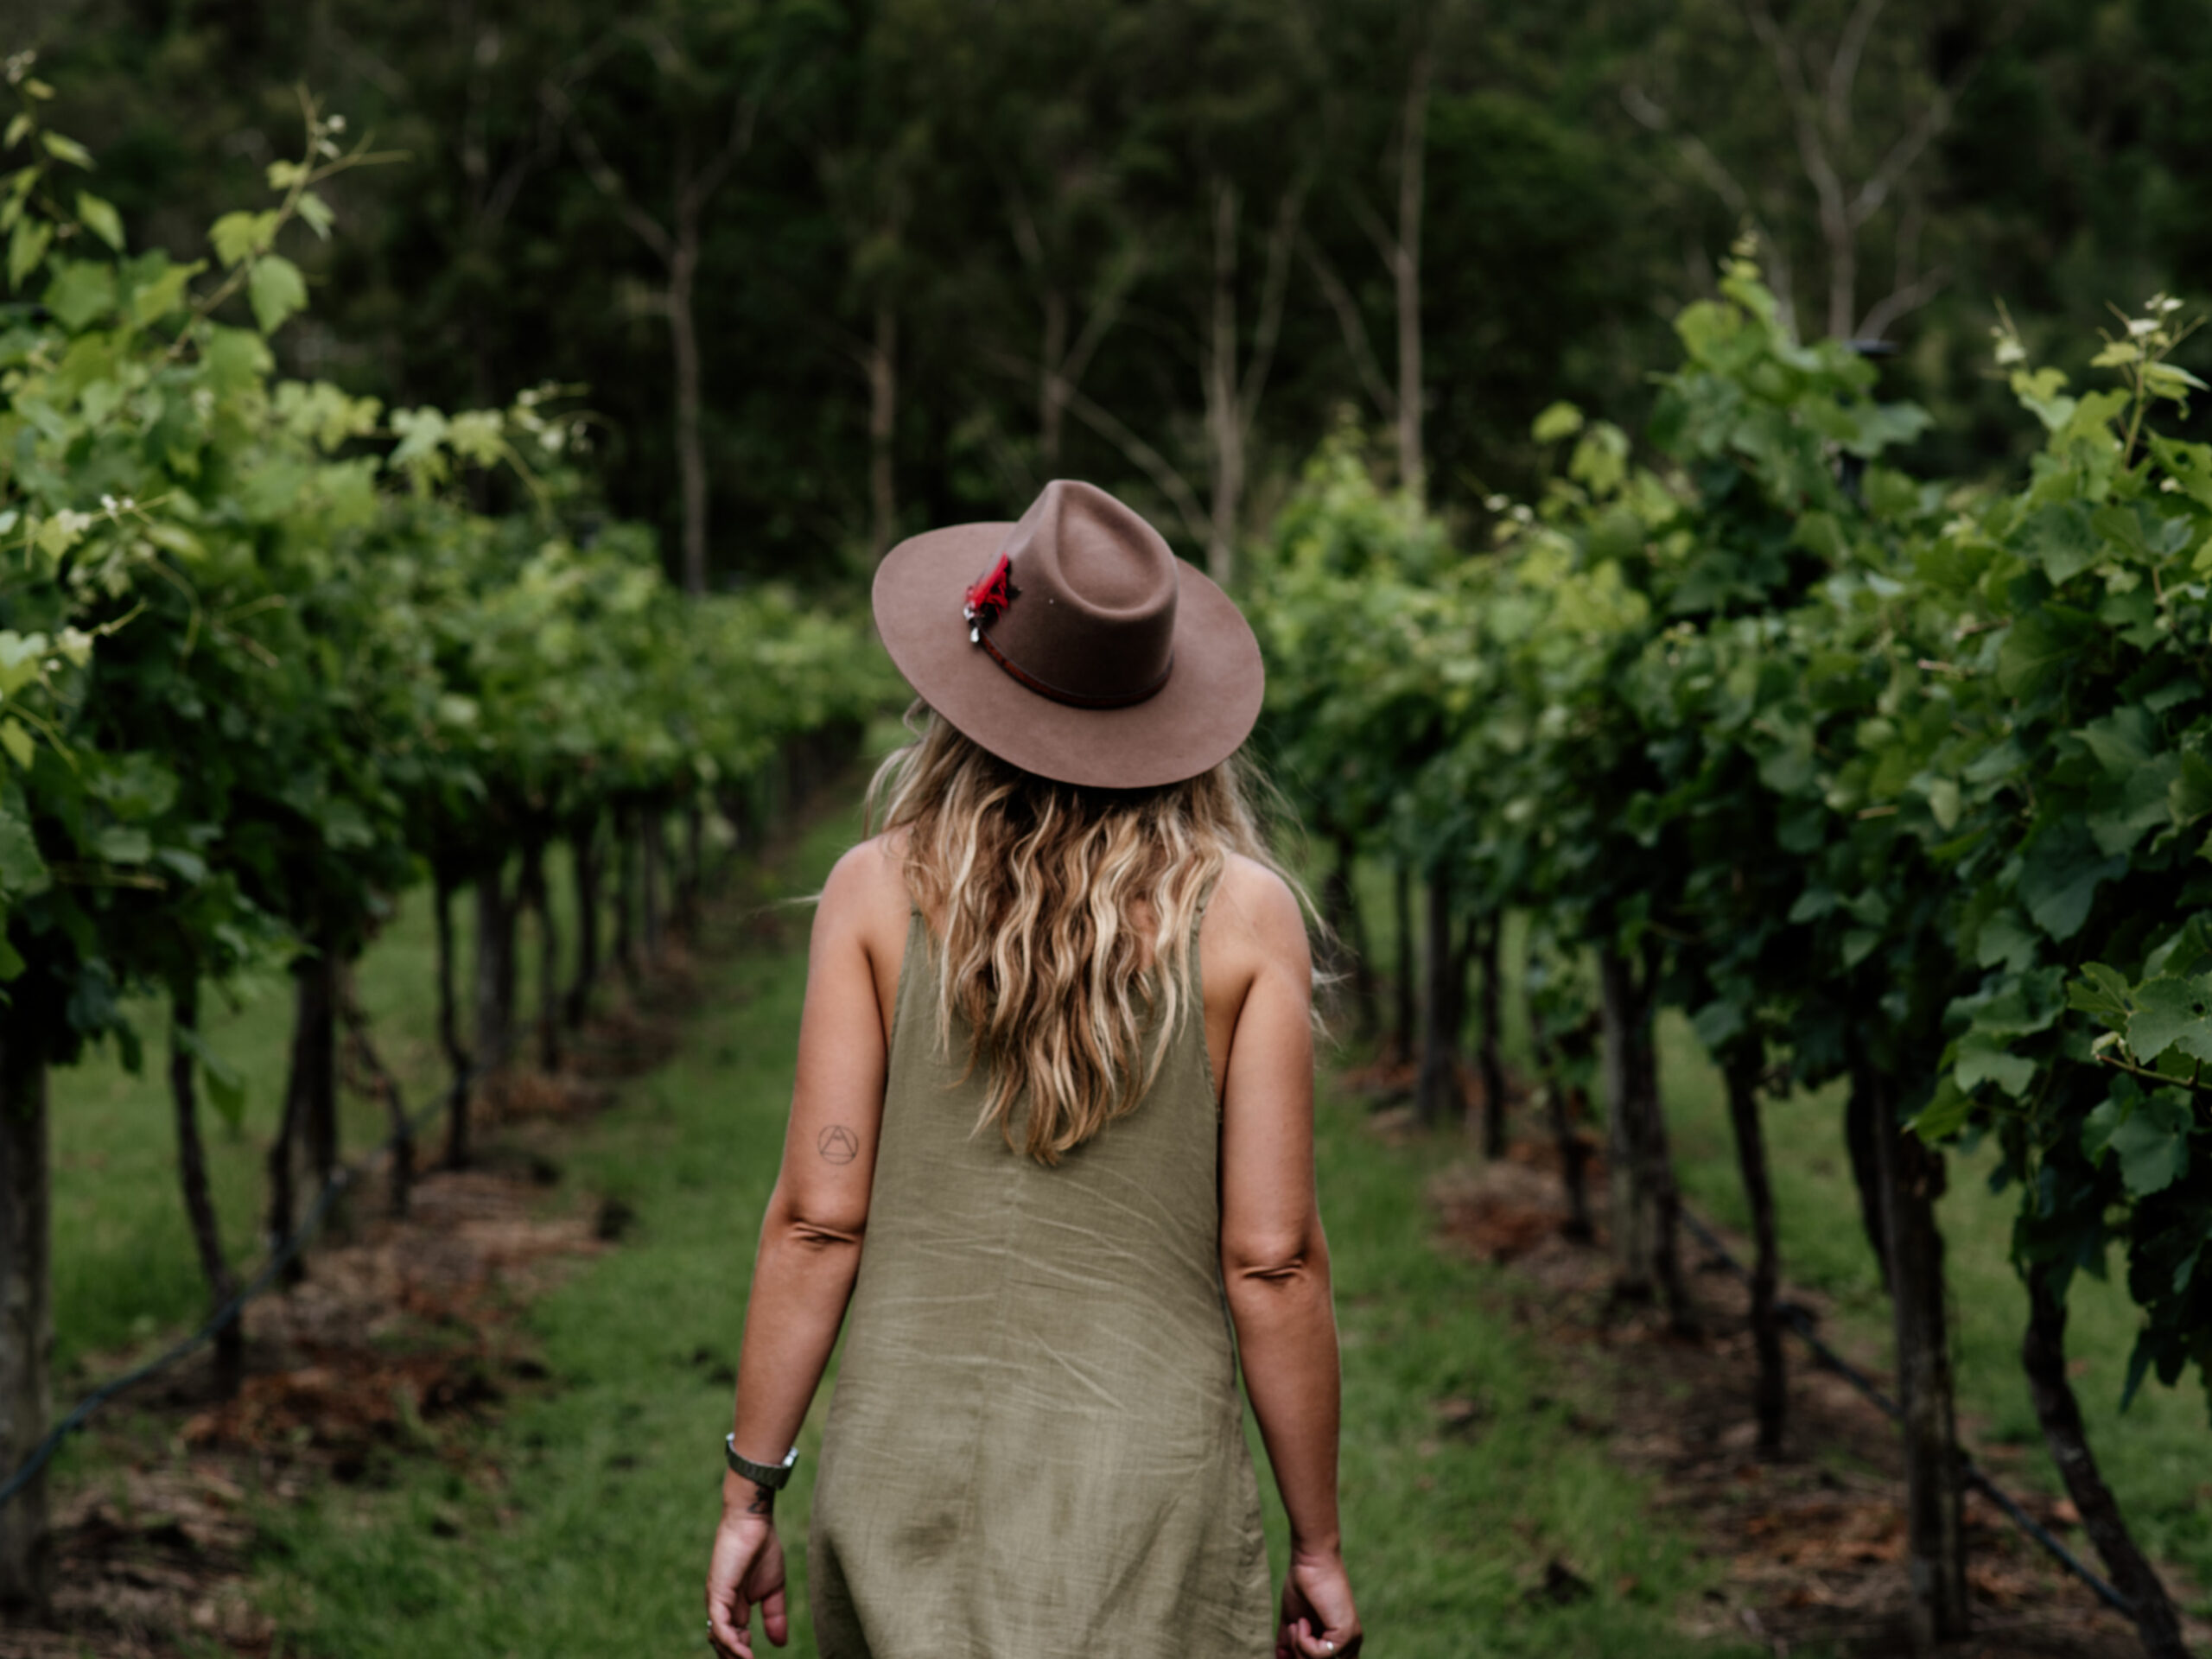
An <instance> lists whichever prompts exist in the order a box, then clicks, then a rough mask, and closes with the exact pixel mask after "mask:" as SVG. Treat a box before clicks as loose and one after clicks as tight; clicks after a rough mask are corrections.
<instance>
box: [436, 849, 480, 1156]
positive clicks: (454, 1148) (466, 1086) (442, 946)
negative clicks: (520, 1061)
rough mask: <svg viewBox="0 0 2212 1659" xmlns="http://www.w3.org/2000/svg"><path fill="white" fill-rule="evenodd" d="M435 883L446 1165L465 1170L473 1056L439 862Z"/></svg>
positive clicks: (450, 889)
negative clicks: (466, 1040)
mask: <svg viewBox="0 0 2212 1659" xmlns="http://www.w3.org/2000/svg"><path fill="white" fill-rule="evenodd" d="M431 880H432V881H433V883H434V884H435V888H434V892H433V894H432V899H431V904H432V906H433V909H434V912H435V917H436V920H437V925H438V1040H439V1042H440V1043H441V1044H442V1045H443V1046H444V1048H445V1051H446V1064H447V1065H449V1066H451V1067H452V1068H453V1081H452V1083H451V1084H448V1088H447V1093H446V1164H447V1166H448V1168H452V1169H467V1167H468V1160H469V1157H470V1150H469V1144H468V1142H469V1135H468V1099H469V1096H470V1095H471V1094H472V1093H473V1092H474V1089H475V1084H476V1062H475V1057H474V1055H472V1054H471V1053H470V1052H468V1051H467V1049H466V1048H463V1047H462V1046H461V1019H460V1014H459V1011H458V1009H457V1007H456V1006H455V1005H456V1003H457V1002H458V1001H459V999H458V997H457V996H456V995H454V950H453V898H454V887H455V886H456V883H455V880H454V876H453V873H452V872H451V871H450V870H449V869H448V868H446V867H445V866H443V865H440V866H438V867H436V868H435V870H434V872H433V874H432V877H431Z"/></svg>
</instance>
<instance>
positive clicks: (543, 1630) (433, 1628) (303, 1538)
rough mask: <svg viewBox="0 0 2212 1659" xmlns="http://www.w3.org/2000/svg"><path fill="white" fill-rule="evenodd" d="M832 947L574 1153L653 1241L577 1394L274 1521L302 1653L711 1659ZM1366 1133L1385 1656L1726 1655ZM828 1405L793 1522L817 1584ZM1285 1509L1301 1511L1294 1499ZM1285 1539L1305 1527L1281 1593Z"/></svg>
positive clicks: (717, 1018) (1354, 1324)
mask: <svg viewBox="0 0 2212 1659" xmlns="http://www.w3.org/2000/svg"><path fill="white" fill-rule="evenodd" d="M851 833H852V825H851V823H849V822H833V823H829V824H827V825H825V826H823V828H822V829H820V830H819V831H818V832H817V833H816V834H815V835H813V836H811V837H810V838H809V839H808V841H807V842H805V844H804V846H803V847H802V848H801V849H798V853H797V855H795V857H794V859H793V861H792V862H791V866H790V868H788V869H787V871H786V872H785V874H786V877H787V880H788V881H789V884H790V887H791V890H792V891H804V890H805V889H806V888H807V887H808V886H809V885H810V883H812V882H815V881H817V880H819V879H820V877H821V875H822V874H823V872H825V871H826V869H827V868H828V865H829V861H830V860H831V859H832V858H833V857H834V856H835V855H836V852H837V850H838V849H840V848H841V847H842V845H843V844H844V842H845V841H846V840H847V839H848V838H849V836H850V835H851ZM804 927H805V918H804V912H792V913H791V914H790V915H789V917H788V918H787V922H786V925H785V926H784V927H783V928H782V929H781V930H780V931H781V932H782V934H783V937H782V938H781V939H780V940H779V942H778V943H776V944H774V945H772V946H767V945H763V944H758V943H756V944H753V946H751V947H749V948H747V949H743V950H740V951H738V952H737V953H736V954H734V955H731V956H727V957H721V958H720V959H718V960H715V961H714V962H712V963H710V964H709V966H708V967H707V969H705V982H704V984H703V987H702V988H703V990H704V993H705V995H704V996H703V999H702V1004H701V1006H700V1007H699V1008H698V1010H697V1011H696V1014H693V1015H692V1016H691V1018H690V1022H689V1027H688V1030H687V1033H686V1036H685V1040H684V1042H683V1046H682V1048H681V1049H680V1051H679V1052H678V1053H677V1056H676V1057H675V1058H673V1059H672V1060H671V1062H670V1063H669V1064H668V1065H666V1066H664V1068H662V1069H661V1070H660V1071H658V1072H655V1073H653V1074H652V1075H651V1076H649V1077H645V1078H641V1079H639V1080H637V1081H636V1082H634V1083H632V1084H629V1085H628V1086H627V1087H626V1089H625V1090H624V1094H623V1098H622V1100H621V1102H620V1103H619V1104H618V1105H617V1106H616V1107H614V1108H613V1109H611V1110H610V1111H608V1112H607V1113H606V1114H605V1115H604V1116H601V1117H599V1118H598V1119H596V1120H594V1122H590V1123H589V1124H588V1125H584V1126H582V1127H580V1128H575V1129H573V1130H569V1131H565V1132H564V1139H563V1146H562V1149H561V1158H562V1161H563V1166H564V1167H565V1168H566V1170H567V1171H568V1172H569V1179H570V1180H571V1181H574V1182H581V1183H583V1184H586V1185H590V1186H592V1187H594V1188H596V1189H598V1190H600V1191H601V1192H605V1193H607V1195H609V1196H610V1197H613V1198H620V1200H622V1202H624V1203H625V1204H626V1205H629V1206H630V1207H631V1208H632V1210H634V1211H635V1212H636V1214H637V1216H638V1217H639V1221H638V1224H637V1228H636V1230H635V1231H634V1232H633V1233H632V1235H631V1236H630V1237H629V1239H628V1240H627V1241H626V1243H625V1244H624V1245H623V1246H622V1248H620V1249H618V1250H615V1251H613V1252H612V1253H610V1254H608V1255H606V1256H604V1257H602V1258H601V1259H599V1260H598V1261H596V1262H594V1263H592V1264H591V1265H590V1266H589V1267H588V1268H586V1269H584V1270H583V1271H582V1272H580V1273H579V1274H576V1275H575V1276H574V1277H573V1278H571V1279H570V1280H569V1281H568V1282H566V1283H565V1284H564V1285H563V1287H561V1288H559V1289H557V1290H556V1291H554V1292H552V1293H550V1294H548V1295H547V1296H545V1297H544V1298H543V1300H540V1301H539V1302H538V1303H537V1305H536V1306H534V1307H533V1308H532V1310H531V1313H530V1315H529V1324H530V1325H531V1328H532V1330H533V1331H534V1333H535V1335H536V1337H537V1340H538V1342H539V1343H540V1344H541V1351H542V1353H543V1357H544V1360H545V1362H546V1363H547V1365H548V1367H549V1368H550V1372H551V1374H552V1378H553V1380H554V1384H555V1386H553V1387H552V1388H550V1389H548V1390H546V1391H545V1392H544V1393H543V1394H542V1395H535V1396H531V1397H527V1398H523V1399H520V1400H518V1401H517V1402H515V1403H514V1404H513V1405H512V1407H511V1408H510V1409H509V1410H508V1411H507V1413H506V1414H505V1417H504V1418H503V1420H502V1421H500V1422H499V1424H498V1426H497V1427H494V1428H493V1429H492V1430H491V1431H489V1433H488V1435H487V1438H486V1443H485V1444H484V1445H483V1446H481V1447H480V1457H478V1458H477V1459H472V1461H471V1463H470V1465H469V1468H470V1469H471V1470H472V1471H475V1472H474V1473H470V1472H464V1471H460V1470H457V1469H454V1468H448V1467H447V1466H443V1465H433V1464H429V1463H408V1464H403V1465H399V1466H398V1469H397V1478H396V1484H392V1485H391V1486H389V1487H388V1488H386V1489H385V1490H381V1491H360V1490H359V1489H347V1488H338V1487H332V1488H327V1489H325V1490H324V1491H322V1492H321V1494H320V1495H318V1496H317V1497H315V1498H314V1499H312V1500H311V1501H310V1502H309V1503H308V1504H307V1505H306V1506H304V1507H303V1508H302V1509H297V1510H285V1511H277V1512H272V1513H270V1515H268V1516H266V1517H265V1519H264V1536H265V1537H266V1538H267V1539H268V1540H269V1543H268V1544H267V1546H266V1547H265V1548H264V1553H263V1556H262V1559H261V1565H260V1572H261V1575H262V1586H263V1594H264V1597H265V1598H266V1599H267V1602H268V1605H270V1608H271V1611H274V1612H275V1613H276V1614H277V1618H278V1623H279V1625H280V1628H281V1629H282V1630H283V1631H284V1633H285V1639H284V1640H283V1642H281V1643H280V1644H279V1648H278V1651H279V1652H280V1653H285V1654H302V1655H315V1656H324V1659H355V1656H359V1659H369V1656H393V1659H397V1656H407V1659H445V1656H452V1659H463V1656H467V1659H487V1656H505V1655H512V1656H516V1659H521V1656H525V1655H527V1656H543V1655H553V1656H574V1659H618V1656H627V1655H633V1654H634V1655H639V1656H644V1655H655V1656H665V1655H672V1654H683V1653H692V1652H703V1651H704V1646H703V1635H702V1629H701V1625H702V1619H701V1614H700V1611H699V1609H700V1577H701V1573H702V1570H703V1565H704V1560H705V1552H706V1547H707V1543H708V1541H709V1535H710V1534H711V1530H712V1528H713V1524H714V1521H715V1506H716V1503H717V1493H718V1489H719V1483H720V1471H719V1463H720V1458H719V1452H718V1449H717V1446H718V1442H719V1440H720V1439H721V1432H722V1429H723V1428H724V1427H726V1426H727V1424H728V1411H729V1397H728V1383H727V1381H726V1380H723V1379H721V1378H718V1377H717V1376H715V1370H716V1367H717V1363H727V1362H728V1361H730V1360H732V1359H734V1356H735V1349H736V1344H737V1340H738V1335H739V1329H740V1322H741V1313H742V1310H743V1306H744V1300H745V1291H746V1283H747V1273H748V1270H749V1264H750V1260H751V1255H752V1249H753V1240H754V1236H755V1234H756V1232H757V1230H758V1228H759V1225H760V1214H761V1210H762V1206H763V1205H764V1203H765V1201H766V1197H767V1194H768V1192H769V1188H770V1186H771V1185H772V1181H773V1179H774V1173H775V1165H776V1160H777V1155H778V1150H779V1145H780V1139H781V1134H782V1123H783V1116H784V1111H785V1104H786V1101H787V1096H788V1090H789V1084H790V1067H791V1051H792V1044H793V1039H794V1034H795V1032H796V1029H797V1023H798V1007H799V1001H800V997H801V994H802V991H803V973H804V958H803V954H802V950H803V943H804ZM1363 1116H1364V1114H1363V1112H1362V1110H1361V1109H1359V1108H1357V1107H1356V1106H1354V1105H1351V1104H1350V1103H1344V1102H1341V1101H1337V1100H1325V1102H1324V1104H1323V1108H1322V1117H1321V1148H1322V1151H1321V1155H1322V1160H1323V1169H1322V1195H1323V1204H1324V1208H1325V1213H1326V1216H1327V1219H1328V1224H1329V1228H1330V1235H1331V1238H1332V1243H1333V1248H1334V1250H1335V1254H1336V1260H1337V1271H1338V1305H1339V1310H1340V1316H1341V1319H1342V1322H1343V1326H1344V1376H1345V1435H1344V1507H1345V1532H1346V1539H1347V1554H1348V1556H1349V1558H1350V1561H1351V1568H1352V1572H1353V1574H1354V1580H1355V1583H1356V1585H1357V1587H1358V1589H1359V1592H1360V1593H1361V1597H1362V1602H1363V1612H1364V1616H1365V1618H1366V1620H1367V1623H1368V1625H1369V1628H1370V1630H1372V1631H1373V1632H1374V1633H1375V1645H1376V1650H1377V1651H1379V1652H1383V1653H1386V1654H1388V1655H1389V1656H1391V1659H1423V1656H1435V1659H1443V1656H1452V1659H1484V1656H1521V1655H1528V1656H1536V1655H1543V1656H1547V1659H1552V1656H1573V1655H1590V1656H1599V1655H1608V1656H1610V1655H1621V1654H1634V1655H1637V1656H1638V1659H1665V1656H1670V1655H1674V1654H1678V1653H1680V1654H1688V1653H1691V1652H1696V1653H1699V1654H1713V1653H1716V1652H1725V1651H1726V1649H1716V1648H1715V1647H1713V1645H1712V1644H1710V1643H1703V1642H1696V1641H1693V1640H1692V1639H1691V1638H1689V1637H1685V1636H1682V1635H1681V1634H1678V1633H1677V1631H1676V1630H1675V1605H1676V1604H1677V1603H1678V1602H1679V1600H1680V1599H1681V1598H1683V1597H1686V1596H1690V1595H1694V1594H1695V1593H1697V1592H1699V1591H1700V1589H1702V1588H1703V1587H1704V1586H1706V1585H1707V1583H1709V1582H1710V1581H1711V1580H1712V1578H1713V1570H1712V1569H1711V1568H1709V1567H1707V1566H1706V1565H1705V1564H1703V1563H1701V1562H1700V1561H1698V1560H1696V1559H1695V1558H1694V1554H1693V1552H1692V1550H1691V1548H1690V1546H1689V1544H1688V1541H1687V1540H1685V1539H1683V1538H1681V1537H1680V1536H1678V1535H1674V1534H1672V1533H1670V1532H1669V1530H1668V1529H1666V1527H1664V1526H1663V1525H1662V1524H1659V1523H1657V1522H1655V1521H1654V1520H1653V1519H1652V1518H1651V1516H1650V1515H1649V1512H1648V1510H1647V1507H1646V1499H1647V1496H1648V1494H1647V1493H1646V1491H1645V1490H1644V1489H1643V1487H1642V1486H1641V1485H1640V1484H1638V1483H1637V1482H1635V1481H1633V1480H1631V1479H1630V1478H1628V1477H1626V1476H1624V1475H1623V1474H1622V1473H1620V1472H1619V1471H1618V1470H1616V1469H1615V1468H1614V1467H1613V1466H1612V1465H1611V1464H1610V1463H1609V1462H1608V1461H1607V1460H1606V1459H1605V1455H1604V1453H1603V1452H1601V1451H1600V1450H1599V1449H1598V1448H1597V1447H1595V1446H1592V1445H1591V1444H1590V1443H1588V1442H1587V1441H1586V1440H1581V1439H1580V1438H1578V1437H1577V1435H1576V1434H1575V1433H1574V1432H1573V1430H1572V1429H1571V1428H1570V1427H1569V1425H1568V1421H1567V1417H1568V1408H1567V1406H1566V1405H1565V1404H1564V1403H1555V1402H1554V1401H1553V1400H1552V1398H1551V1396H1553V1395H1555V1394H1557V1393H1558V1392H1559V1388H1558V1385H1557V1383H1556V1382H1555V1380H1554V1377H1553V1376H1552V1373H1551V1368H1550V1367H1549V1366H1548V1363H1547V1362H1546V1360H1545V1358H1544V1357H1543V1356H1542V1355H1541V1354H1540V1353H1538V1352H1536V1351H1534V1350H1533V1349H1532V1348H1531V1346H1530V1345H1529V1344H1528V1343H1527V1342H1526V1341H1525V1340H1524V1339H1523V1338H1521V1337H1520V1336H1518V1335H1517V1334H1516V1333H1515V1332H1513V1331H1512V1330H1511V1329H1510V1326H1509V1325H1508V1324H1507V1323H1506V1322H1505V1321H1504V1320H1503V1319H1501V1318H1499V1317H1497V1316H1496V1315H1494V1314H1493V1313H1489V1312H1486V1311H1485V1310H1484V1300H1485V1299H1484V1297H1483V1296H1482V1295H1481V1294H1480V1293H1481V1290H1482V1287H1483V1281H1482V1275H1483V1274H1484V1271H1485V1270H1484V1269H1482V1268H1477V1267H1474V1266H1471V1265H1469V1264H1466V1263H1463V1262H1457V1261H1454V1260H1451V1259H1447V1258H1446V1257H1445V1256H1443V1255H1440V1254H1439V1253H1438V1252H1437V1251H1436V1250H1435V1249H1433V1248H1432V1244H1431V1236H1432V1222H1431V1220H1430V1218H1429V1217H1428V1215H1427V1212H1426V1210H1425V1208H1424V1206H1423V1205H1421V1202H1420V1200H1419V1198H1418V1194H1419V1193H1420V1192H1421V1183H1422V1181H1423V1179H1424V1178H1425V1176H1426V1175H1427V1173H1429V1169H1430V1167H1431V1166H1432V1163H1433V1153H1431V1152H1425V1151H1423V1150H1422V1149H1420V1148H1393V1147H1386V1146H1384V1145H1383V1144H1382V1143H1380V1142H1379V1141H1376V1139H1375V1138H1374V1137H1373V1136H1371V1135H1369V1134H1368V1133H1367V1132H1366V1130H1365V1128H1364V1127H1363ZM702 1354H703V1355H705V1356H706V1357H707V1361H706V1363H701V1360H700V1356H701V1355H702ZM1455 1396H1459V1397H1466V1396H1481V1397H1483V1398H1484V1400H1485V1401H1486V1402H1487V1403H1488V1404H1489V1405H1490V1406H1491V1408H1493V1410H1494V1415H1493V1417H1492V1418H1491V1427H1489V1429H1488V1430H1487V1432H1485V1433H1483V1434H1481V1435H1480V1436H1479V1437H1478V1438H1474V1439H1472V1440H1468V1439H1463V1438H1459V1437H1456V1436H1453V1435H1451V1434H1448V1433H1444V1432H1443V1431H1442V1430H1440V1427H1439V1420H1438V1416H1437V1414H1436V1410H1435V1402H1438V1401H1440V1400H1444V1399H1448V1398H1452V1397H1455ZM826 1397H827V1391H826V1390H825V1391H824V1399H823V1401H822V1402H817V1408H816V1410H815V1413H814V1415H813V1417H812V1419H811V1420H810V1422H809V1424H808V1426H807V1428H806V1430H805V1432H804V1435H803V1437H802V1440H801V1448H802V1461H801V1463H800V1465H799V1473H798V1478H797V1479H796V1480H795V1481H794V1483H793V1485H792V1488H791V1491H790V1492H789V1493H788V1494H787V1495H786V1497H785V1503H784V1505H783V1517H784V1521H785V1538H786V1540H787V1541H788V1542H790V1543H791V1544H792V1545H793V1547H794V1555H795V1558H796V1557H797V1556H798V1555H802V1554H803V1550H799V1549H798V1548H797V1546H798V1541H801V1540H803V1538H804V1533H805V1526H806V1517H807V1510H808V1504H809V1501H810V1493H811V1474H812V1471H813V1469H814V1468H815V1466H816V1464H817V1452H818V1450H819V1435H820V1424H821V1421H822V1418H823V1410H824V1408H825V1406H826ZM1262 1468H1264V1462H1262ZM485 1471H495V1472H494V1473H493V1474H492V1475H491V1476H490V1477H489V1478H487V1477H486V1473H485ZM1268 1502H1269V1505H1270V1509H1271V1510H1272V1509H1273V1504H1274V1500H1273V1497H1272V1493H1270V1494H1269V1498H1268ZM1273 1538H1274V1546H1275V1550H1276V1559H1277V1562H1278V1570H1280V1561H1281V1548H1282V1539H1281V1524H1280V1521H1279V1519H1278V1520H1276V1521H1275V1522H1274V1527H1273ZM1552 1560H1560V1561H1564V1562H1567V1563H1569V1564H1571V1565H1572V1567H1573V1569H1574V1571H1576V1572H1577V1573H1579V1574H1580V1575H1581V1576H1582V1577H1583V1578H1584V1579H1586V1580H1588V1581H1589V1582H1590V1583H1591V1584H1592V1585H1594V1586H1598V1587H1599V1589H1598V1593H1597V1594H1596V1595H1595V1596H1594V1597H1592V1599H1587V1600H1585V1601H1581V1602H1579V1603H1576V1604H1574V1605H1570V1606H1566V1607H1554V1606H1551V1605H1548V1604H1539V1603H1532V1602H1531V1601H1529V1599H1526V1596H1525V1592H1526V1591H1527V1589H1528V1588H1529V1586H1531V1585H1532V1584H1533V1583H1535V1581H1537V1580H1540V1579H1541V1576H1542V1573H1543V1571H1544V1568H1545V1566H1546V1564H1547V1563H1548V1562H1550V1561H1552ZM793 1579H794V1582H793V1590H794V1592H796V1596H797V1617H796V1618H795V1619H794V1625H795V1630H794V1635H793V1640H792V1645H791V1651H792V1652H794V1653H796V1654H799V1655H807V1654H811V1653H812V1652H813V1645H812V1643H811V1640H810V1634H809V1630H808V1625H807V1620H806V1618H805V1613H804V1561H803V1560H798V1559H795V1560H794V1562H793ZM1110 1646H1111V1643H1110V1641H1107V1642H1104V1643H1102V1646H1101V1649H1100V1650H1101V1651H1106V1650H1109V1649H1110Z"/></svg>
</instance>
